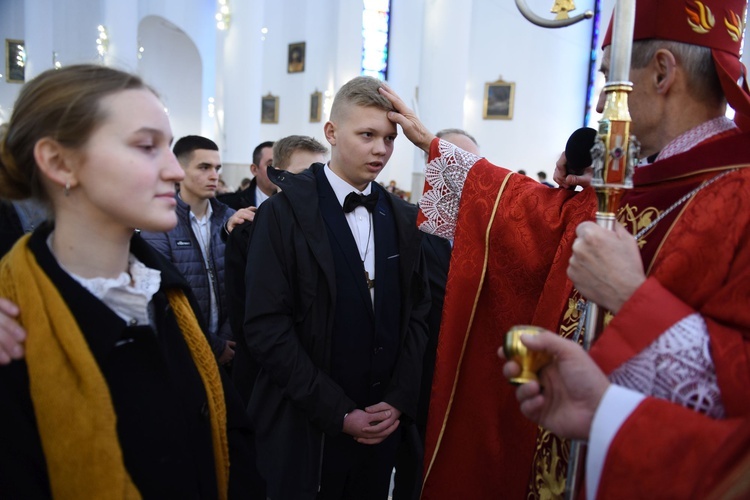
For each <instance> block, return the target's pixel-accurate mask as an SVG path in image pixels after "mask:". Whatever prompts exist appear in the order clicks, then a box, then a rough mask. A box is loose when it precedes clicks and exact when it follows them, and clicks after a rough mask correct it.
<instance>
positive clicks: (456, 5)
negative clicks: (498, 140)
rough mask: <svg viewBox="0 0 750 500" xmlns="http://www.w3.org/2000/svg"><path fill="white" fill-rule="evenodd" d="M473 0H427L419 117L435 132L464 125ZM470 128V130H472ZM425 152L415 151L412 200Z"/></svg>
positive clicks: (419, 188) (420, 183)
mask: <svg viewBox="0 0 750 500" xmlns="http://www.w3.org/2000/svg"><path fill="white" fill-rule="evenodd" d="M472 4H473V1H472V0H465V1H463V2H455V1H453V0H427V1H426V2H425V7H424V29H423V39H422V62H421V70H420V77H419V96H418V105H419V110H418V111H419V117H420V119H421V120H422V122H423V123H424V124H425V125H426V126H427V127H428V128H429V129H430V130H431V131H432V132H433V133H434V132H437V131H438V130H440V129H442V128H462V127H463V126H464V125H463V123H464V97H465V95H466V83H467V79H468V76H469V62H468V61H469V50H470V45H471V20H472ZM469 132H470V131H469ZM424 161H425V160H424V155H423V154H422V151H417V152H416V153H415V155H414V170H413V172H414V173H413V175H412V201H417V200H418V199H419V198H420V196H421V193H422V188H423V185H424Z"/></svg>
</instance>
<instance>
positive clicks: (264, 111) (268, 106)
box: [260, 92, 279, 123]
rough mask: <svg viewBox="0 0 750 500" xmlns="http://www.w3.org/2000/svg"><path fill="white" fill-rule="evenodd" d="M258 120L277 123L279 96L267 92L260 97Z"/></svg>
mask: <svg viewBox="0 0 750 500" xmlns="http://www.w3.org/2000/svg"><path fill="white" fill-rule="evenodd" d="M260 122H261V123H279V96H275V95H273V94H271V93H270V92H269V93H268V95H267V96H263V97H261V101H260Z"/></svg>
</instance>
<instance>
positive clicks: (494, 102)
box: [483, 79, 516, 120]
mask: <svg viewBox="0 0 750 500" xmlns="http://www.w3.org/2000/svg"><path fill="white" fill-rule="evenodd" d="M515 93H516V84H515V83H512V82H506V81H503V80H502V79H499V80H497V81H495V82H489V83H485V84H484V113H483V118H484V119H485V120H511V119H513V98H514V97H515Z"/></svg>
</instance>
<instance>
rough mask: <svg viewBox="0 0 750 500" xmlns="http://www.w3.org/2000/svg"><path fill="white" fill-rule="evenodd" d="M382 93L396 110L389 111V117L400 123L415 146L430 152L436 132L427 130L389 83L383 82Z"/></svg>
mask: <svg viewBox="0 0 750 500" xmlns="http://www.w3.org/2000/svg"><path fill="white" fill-rule="evenodd" d="M379 90H380V93H381V94H382V95H383V96H385V97H386V98H387V99H388V100H389V101H391V104H393V107H394V108H395V109H396V111H389V112H388V119H389V120H391V121H392V122H393V123H395V124H397V125H400V126H401V129H402V130H403V131H404V135H406V138H407V139H409V140H410V141H411V142H412V143H413V144H414V145H415V146H417V147H418V148H419V149H421V150H422V151H424V152H425V153H429V152H430V143H431V142H432V141H433V139H435V134H433V133H432V132H430V131H429V130H427V127H425V126H424V124H423V123H422V122H421V121H419V118H417V115H416V114H415V113H414V111H412V110H411V109H409V107H408V106H407V105H406V104H405V103H404V101H402V100H401V98H400V97H399V96H398V95H397V94H396V93H395V92H394V91H393V89H391V88H390V87H389V86H388V84H386V83H383V84H382V86H381V87H380V89H379Z"/></svg>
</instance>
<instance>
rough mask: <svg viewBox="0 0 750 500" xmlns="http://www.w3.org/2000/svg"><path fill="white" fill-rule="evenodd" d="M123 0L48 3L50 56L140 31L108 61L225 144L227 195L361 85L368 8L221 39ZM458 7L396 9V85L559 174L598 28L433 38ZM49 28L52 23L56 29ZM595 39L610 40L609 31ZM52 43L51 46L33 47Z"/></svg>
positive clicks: (341, 6) (502, 9)
mask: <svg viewBox="0 0 750 500" xmlns="http://www.w3.org/2000/svg"><path fill="white" fill-rule="evenodd" d="M116 1H117V0H58V1H55V2H51V4H52V5H53V7H52V12H51V18H52V25H53V31H52V40H51V45H52V49H53V50H54V51H55V52H57V54H58V60H59V61H60V62H61V63H62V64H73V63H77V62H96V61H98V60H99V58H98V56H97V53H96V46H95V44H94V41H95V38H96V27H97V25H99V24H102V23H104V21H105V20H107V19H108V20H109V21H110V22H111V23H116V24H117V26H116V28H117V29H113V32H117V31H118V30H120V31H119V32H120V33H122V30H123V29H132V30H135V31H136V32H137V39H138V42H139V44H142V45H143V46H144V49H145V52H144V54H143V58H142V59H141V60H138V61H137V62H134V61H136V59H135V54H136V52H135V51H136V50H137V49H136V48H135V47H134V48H132V49H130V48H128V47H125V48H123V47H121V46H118V45H117V40H111V43H112V44H114V47H116V48H117V50H116V51H113V52H114V53H116V54H118V55H119V57H115V58H114V60H113V61H110V62H111V63H112V65H114V66H119V67H123V68H124V69H127V70H131V71H133V70H135V71H138V72H139V73H140V74H142V75H143V76H144V78H145V79H146V81H147V82H149V83H151V84H152V85H154V86H155V87H156V88H157V90H158V91H159V93H160V94H161V95H162V96H163V97H164V100H165V106H166V107H167V109H168V110H169V113H170V116H171V119H172V125H173V128H174V132H175V135H176V136H181V135H185V134H188V133H198V134H202V135H206V136H208V137H211V138H212V139H214V140H216V141H217V143H219V144H220V146H221V149H222V154H223V156H224V159H225V163H226V164H227V173H226V176H227V177H228V178H227V181H228V183H229V184H230V185H236V184H238V183H239V180H240V179H241V178H242V177H245V176H247V175H248V174H249V169H247V166H248V165H249V163H250V161H251V158H250V154H251V152H252V149H253V148H254V147H255V145H257V144H258V143H260V142H261V141H264V140H274V139H278V138H280V137H283V136H286V135H289V134H305V135H311V136H313V137H315V138H317V139H318V140H320V141H322V142H324V135H323V124H324V123H325V121H326V120H327V118H328V113H329V112H330V104H331V101H332V98H333V95H334V93H335V91H336V89H338V87H340V86H341V85H342V84H343V83H345V82H346V81H347V80H349V79H350V78H352V77H353V76H355V75H357V74H358V73H359V67H360V59H361V46H362V40H361V18H362V10H361V9H362V4H361V2H352V1H351V0H310V1H306V0H243V1H241V2H240V1H239V0H234V1H233V0H229V4H230V8H231V9H232V10H233V17H232V24H231V26H230V28H229V30H228V31H219V30H217V29H216V21H215V19H214V14H215V13H216V11H217V3H216V2H214V1H213V0H184V1H182V0H139V1H138V2H137V5H136V4H130V5H132V7H130V8H131V9H134V11H133V12H134V15H133V18H134V19H135V20H136V21H137V22H135V24H134V25H132V26H131V24H132V23H130V21H127V20H123V21H119V20H118V19H112V17H113V16H112V15H111V14H110V15H109V18H107V13H108V12H110V13H111V12H112V6H113V5H114V4H113V3H112V2H116ZM450 1H451V0H392V6H391V9H392V11H391V14H392V22H391V34H390V45H389V55H390V60H389V62H390V65H389V75H388V79H389V82H390V84H391V85H392V87H393V88H394V89H395V90H396V91H397V92H398V93H399V94H400V95H401V96H402V97H403V98H404V99H405V101H406V102H407V103H408V104H409V105H410V106H412V107H415V108H417V109H419V111H420V115H421V116H422V115H423V116H425V117H427V118H429V120H426V122H427V124H428V126H430V128H434V129H435V130H437V129H439V128H445V127H460V128H464V129H466V130H467V131H469V132H470V133H472V134H473V135H474V136H475V137H476V138H477V140H478V142H479V144H480V146H481V147H482V153H483V154H484V155H485V156H487V157H488V158H489V159H490V160H491V161H493V162H494V163H496V164H499V165H503V166H506V167H508V168H511V169H514V170H516V169H519V168H523V169H525V170H526V171H527V172H528V173H530V174H532V175H533V174H534V173H535V172H536V171H538V170H545V171H547V172H548V174H551V173H552V169H553V168H554V162H555V161H556V159H557V157H558V156H559V153H560V151H561V150H562V149H563V147H564V144H565V141H566V140H567V137H568V136H569V135H570V133H571V132H572V131H573V130H575V129H576V128H578V127H580V126H582V125H583V114H584V104H585V103H584V101H585V97H586V84H587V79H588V64H589V61H588V59H589V47H590V37H591V30H592V22H591V21H585V22H583V23H579V24H578V25H576V26H572V27H568V28H563V29H557V30H549V29H542V28H538V27H536V26H533V25H531V24H530V23H529V22H527V21H526V20H525V19H523V18H522V16H521V15H520V14H519V13H518V11H517V10H516V8H515V5H514V4H513V2H508V1H505V0H471V1H467V2H463V3H462V5H463V6H465V8H466V9H470V18H469V23H470V25H469V26H464V27H460V28H459V27H456V29H455V30H452V29H451V24H450V23H451V21H453V20H452V19H451V20H448V22H444V23H441V24H440V32H438V33H433V32H431V31H430V30H432V29H434V26H433V24H432V23H430V22H427V21H426V20H427V19H429V14H433V13H435V12H441V10H440V9H443V10H444V11H445V12H449V11H450V8H446V5H445V3H444V2H450ZM546 3H550V2H546ZM546 3H544V2H532V1H530V2H529V4H530V5H531V7H532V8H534V9H535V10H537V12H538V14H539V15H542V16H545V17H548V18H551V17H552V14H548V13H546V12H544V11H543V10H539V9H548V8H549V7H548V6H546ZM576 4H577V7H578V10H577V12H581V11H583V10H585V9H589V8H592V7H593V5H594V0H579V1H578V2H576ZM39 5H40V4H39V2H35V1H31V0H26V1H24V0H11V1H4V2H0V35H1V36H0V38H2V39H5V38H10V39H29V38H33V37H35V34H34V33H31V32H32V31H34V30H35V29H37V24H36V23H35V22H34V21H35V20H34V19H33V18H31V19H30V18H29V17H30V16H29V12H30V11H31V10H30V9H39V8H40V7H39ZM613 5H614V0H604V1H603V9H602V15H601V19H602V20H603V21H602V22H603V23H606V21H607V20H608V19H609V17H610V13H611V10H612V6H613ZM545 6H546V7H545ZM42 21H43V22H40V24H41V25H44V22H48V21H49V19H46V18H45V20H42ZM444 21H445V20H444ZM261 28H267V30H268V31H267V33H261ZM600 29H601V32H602V35H603V32H604V30H605V29H606V26H601V27H600ZM233 30H234V31H233ZM261 37H265V40H261ZM467 37H468V38H467ZM438 39H443V44H442V46H443V47H450V43H451V41H453V40H456V42H457V43H460V45H459V46H460V47H462V49H461V50H460V51H457V52H458V53H456V54H449V55H448V56H446V55H445V54H443V53H434V51H429V50H426V49H425V43H427V44H428V46H429V45H430V42H433V41H435V40H438ZM294 42H305V43H306V60H305V69H304V71H303V72H300V73H288V72H287V49H288V45H289V44H290V43H294ZM45 44H47V45H48V44H49V42H45V43H43V44H37V45H34V44H31V45H30V46H32V47H39V46H41V47H47V45H45ZM438 45H439V44H438ZM464 46H466V47H468V50H466V51H464V50H463V47H464ZM129 50H132V51H133V53H132V54H130V53H129V52H127V51H129ZM448 52H450V50H449V51H448ZM464 52H465V53H464ZM123 54H125V55H123ZM28 57H29V58H30V61H29V62H30V63H31V62H33V65H32V64H29V67H33V69H34V74H36V73H39V72H41V71H43V70H44V69H47V68H49V67H51V66H52V57H51V54H46V53H44V51H42V53H41V54H39V53H32V52H28ZM747 57H748V56H747V54H745V61H747ZM0 71H4V65H3V66H2V70H0ZM500 76H502V78H503V79H504V80H506V81H509V82H514V83H515V102H514V111H513V117H512V119H511V120H485V119H483V118H482V106H483V99H484V85H485V83H487V82H492V81H495V80H497V79H498V78H499V77H500ZM450 78H453V79H454V80H450ZM456 79H458V81H456ZM446 82H449V83H450V86H449V87H450V89H451V92H450V95H449V96H441V97H440V99H431V98H430V96H431V95H433V96H434V95H440V89H441V85H442V86H446ZM20 88H21V85H19V84H15V83H8V82H6V81H5V78H3V79H2V81H0V121H6V120H8V119H9V117H10V110H11V109H12V105H13V101H14V100H15V98H16V96H17V94H18V91H19V90H20ZM453 88H459V89H461V91H459V92H453V90H452V89H453ZM316 90H317V91H320V92H321V93H322V94H323V113H322V117H321V121H320V122H317V123H316V122H310V120H309V102H310V95H311V94H312V93H313V92H314V91H316ZM268 93H272V94H273V95H276V96H278V97H279V120H278V123H273V124H266V123H264V124H261V123H260V100H261V96H264V95H267V94H268ZM210 99H213V103H211V102H210ZM456 109H458V113H456V111H455V110H456ZM324 143H325V142H324ZM423 158H424V156H423V155H422V153H421V152H420V151H417V150H416V148H414V147H412V146H411V145H410V144H409V143H408V141H407V140H406V139H405V138H403V137H402V138H400V139H398V140H397V143H396V148H395V152H394V155H393V157H392V159H391V162H390V163H389V165H388V166H387V167H386V169H384V171H383V173H382V174H381V177H380V179H379V180H380V181H382V182H385V183H387V182H388V181H390V180H391V179H393V180H396V182H397V184H398V185H399V186H400V187H403V188H405V189H406V190H409V191H412V190H414V191H419V189H420V186H419V184H420V182H421V178H420V177H419V170H420V169H421V165H422V163H423V161H424V160H423Z"/></svg>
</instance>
